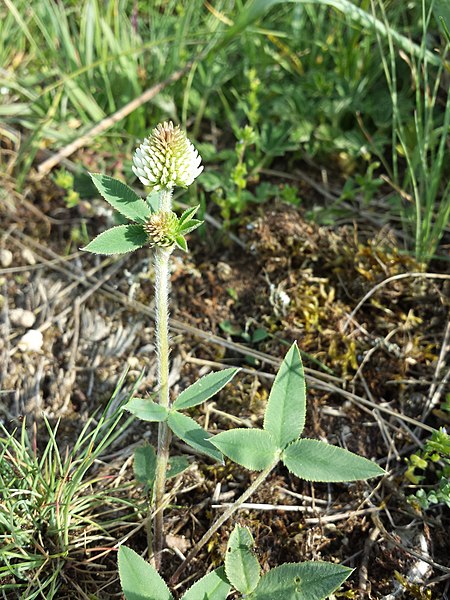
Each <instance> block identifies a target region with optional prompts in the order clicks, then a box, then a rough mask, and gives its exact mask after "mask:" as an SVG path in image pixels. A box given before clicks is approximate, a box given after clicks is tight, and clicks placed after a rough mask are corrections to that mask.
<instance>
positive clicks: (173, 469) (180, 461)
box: [166, 456, 190, 479]
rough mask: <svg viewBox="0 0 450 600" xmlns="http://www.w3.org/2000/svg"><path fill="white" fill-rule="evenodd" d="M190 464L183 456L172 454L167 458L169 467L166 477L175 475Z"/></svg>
mask: <svg viewBox="0 0 450 600" xmlns="http://www.w3.org/2000/svg"><path fill="white" fill-rule="evenodd" d="M189 466H190V462H189V461H188V459H187V458H186V457H185V456H172V457H171V458H169V468H168V470H167V473H166V477H167V479H170V478H171V477H176V476H177V475H179V474H180V473H182V472H183V471H186V469H187V468H188V467H189Z"/></svg>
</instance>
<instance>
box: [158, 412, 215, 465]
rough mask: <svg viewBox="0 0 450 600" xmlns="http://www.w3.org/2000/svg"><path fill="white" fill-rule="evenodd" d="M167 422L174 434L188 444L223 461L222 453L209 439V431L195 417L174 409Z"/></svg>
mask: <svg viewBox="0 0 450 600" xmlns="http://www.w3.org/2000/svg"><path fill="white" fill-rule="evenodd" d="M167 423H168V425H169V427H170V429H171V430H172V431H173V432H174V434H175V435H177V436H178V437H179V438H180V439H181V440H183V442H186V444H188V446H191V447H192V448H195V450H198V451H199V452H203V454H206V455H207V456H210V457H211V458H214V460H217V461H219V462H223V458H222V454H221V453H220V452H219V451H218V450H217V449H216V448H214V446H213V445H212V444H211V442H210V441H209V438H210V437H211V436H210V435H209V433H208V432H207V431H205V430H204V429H202V428H201V427H200V425H199V424H198V423H196V422H195V421H194V419H191V418H190V417H188V416H187V415H182V414H181V413H179V412H176V411H174V412H171V413H170V414H169V418H168V421H167Z"/></svg>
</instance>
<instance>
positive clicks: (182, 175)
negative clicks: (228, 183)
mask: <svg viewBox="0 0 450 600" xmlns="http://www.w3.org/2000/svg"><path fill="white" fill-rule="evenodd" d="M201 160H202V159H201V156H199V154H198V152H197V150H196V149H195V148H194V146H193V145H192V144H191V142H190V141H189V140H188V139H187V137H186V135H185V134H184V132H183V131H181V129H180V126H179V125H177V126H176V127H174V124H173V123H172V121H169V122H168V123H166V122H164V123H162V124H161V123H160V124H159V125H158V126H157V127H155V129H154V130H153V132H152V134H151V136H150V137H148V138H146V139H145V140H144V142H143V143H142V144H141V145H140V146H139V148H137V150H136V152H135V153H134V156H133V167H132V168H133V172H134V174H135V175H136V176H137V177H139V179H140V181H141V182H142V183H143V184H144V185H148V186H151V187H152V188H153V189H154V190H161V189H171V188H174V187H175V186H180V187H187V186H188V185H191V183H192V182H193V181H194V179H195V178H196V177H198V176H199V175H200V173H201V172H202V171H203V166H201V165H200V163H201Z"/></svg>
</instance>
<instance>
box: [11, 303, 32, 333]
mask: <svg viewBox="0 0 450 600" xmlns="http://www.w3.org/2000/svg"><path fill="white" fill-rule="evenodd" d="M9 318H10V320H11V323H12V324H13V325H17V326H18V327H26V328H27V329H29V328H30V327H33V325H34V322H35V321H36V317H35V316H34V314H33V313H32V312H31V310H24V309H23V308H13V309H12V310H11V311H10V312H9Z"/></svg>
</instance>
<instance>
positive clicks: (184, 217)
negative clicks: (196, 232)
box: [178, 204, 200, 225]
mask: <svg viewBox="0 0 450 600" xmlns="http://www.w3.org/2000/svg"><path fill="white" fill-rule="evenodd" d="M199 208H200V204H197V206H193V207H192V208H188V209H187V210H185V211H184V213H183V214H182V215H181V217H180V219H179V221H178V222H179V224H180V225H182V224H183V223H184V222H185V221H189V220H190V219H192V217H193V216H194V215H195V213H196V212H197V211H198V209H199Z"/></svg>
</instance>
